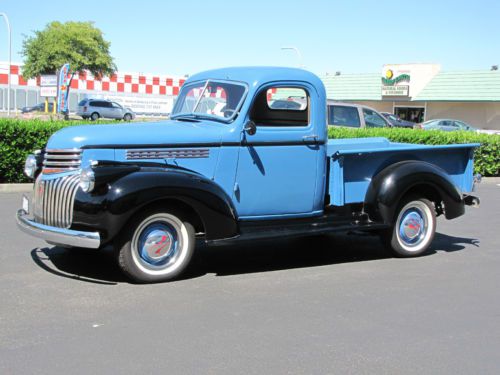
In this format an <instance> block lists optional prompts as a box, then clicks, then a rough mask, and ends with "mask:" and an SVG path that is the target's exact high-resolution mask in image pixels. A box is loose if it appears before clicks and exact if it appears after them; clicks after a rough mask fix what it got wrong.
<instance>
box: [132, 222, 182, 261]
mask: <svg viewBox="0 0 500 375" xmlns="http://www.w3.org/2000/svg"><path fill="white" fill-rule="evenodd" d="M137 247H138V250H139V255H140V257H141V259H142V260H143V261H144V262H146V263H147V264H149V265H152V266H165V265H167V264H169V263H170V262H171V261H172V260H174V258H175V257H176V256H177V253H178V248H179V246H178V238H177V232H176V230H175V229H174V228H173V227H171V226H170V225H168V224H167V223H153V224H150V225H148V226H147V227H146V228H144V230H143V231H142V233H141V234H140V236H139V240H138V246H137Z"/></svg>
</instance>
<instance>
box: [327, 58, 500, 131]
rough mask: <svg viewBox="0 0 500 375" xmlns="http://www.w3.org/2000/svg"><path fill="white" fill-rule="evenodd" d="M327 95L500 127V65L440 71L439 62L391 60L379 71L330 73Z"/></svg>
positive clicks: (403, 113)
mask: <svg viewBox="0 0 500 375" xmlns="http://www.w3.org/2000/svg"><path fill="white" fill-rule="evenodd" d="M322 79H323V82H324V83H325V86H326V89H327V95H328V98H329V99H334V100H338V101H346V102H355V103H360V104H364V105H367V106H370V107H373V108H375V109H376V110H378V111H380V112H390V113H394V114H396V115H399V116H400V117H401V118H403V119H406V120H409V121H414V122H423V121H427V120H432V119H440V118H441V119H442V118H452V119H457V120H462V121H465V122H467V123H469V124H471V125H472V126H474V127H477V128H479V129H491V130H500V71H498V70H494V69H493V70H479V71H456V72H446V71H442V70H441V67H440V66H439V65H437V64H388V65H384V67H383V69H382V72H381V73H373V74H371V73H370V74H342V73H339V72H337V73H335V74H326V75H325V76H323V77H322Z"/></svg>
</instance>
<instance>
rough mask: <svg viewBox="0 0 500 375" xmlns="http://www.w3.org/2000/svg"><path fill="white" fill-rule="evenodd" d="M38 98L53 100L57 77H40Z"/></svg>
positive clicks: (55, 94)
mask: <svg viewBox="0 0 500 375" xmlns="http://www.w3.org/2000/svg"><path fill="white" fill-rule="evenodd" d="M40 86H41V87H40V96H42V97H44V98H55V97H56V96H57V76H56V75H55V74H54V75H43V76H40Z"/></svg>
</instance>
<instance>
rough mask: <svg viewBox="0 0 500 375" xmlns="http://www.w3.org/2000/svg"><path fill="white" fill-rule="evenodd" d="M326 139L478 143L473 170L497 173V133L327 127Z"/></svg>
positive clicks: (499, 137)
mask: <svg viewBox="0 0 500 375" xmlns="http://www.w3.org/2000/svg"><path fill="white" fill-rule="evenodd" d="M328 137H329V138H366V137H385V138H388V139H390V140H391V141H393V142H402V143H418V144H426V145H447V144H452V143H480V144H481V146H480V147H479V148H478V149H477V150H476V152H475V154H474V172H475V173H481V175H483V176H499V175H500V135H494V134H482V133H473V132H466V131H453V132H444V131H437V130H431V131H428V130H427V131H425V130H413V129H402V128H391V129H388V128H384V129H374V128H369V129H350V128H336V127H330V128H329V129H328Z"/></svg>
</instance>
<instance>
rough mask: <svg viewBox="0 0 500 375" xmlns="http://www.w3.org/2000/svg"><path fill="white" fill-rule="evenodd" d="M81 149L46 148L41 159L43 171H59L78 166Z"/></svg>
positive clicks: (69, 169) (70, 169)
mask: <svg viewBox="0 0 500 375" xmlns="http://www.w3.org/2000/svg"><path fill="white" fill-rule="evenodd" d="M81 162H82V150H80V149H59V150H58V149H47V150H45V155H44V159H43V173H45V174H50V173H61V172H67V171H72V170H76V169H78V168H80V164H81Z"/></svg>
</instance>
